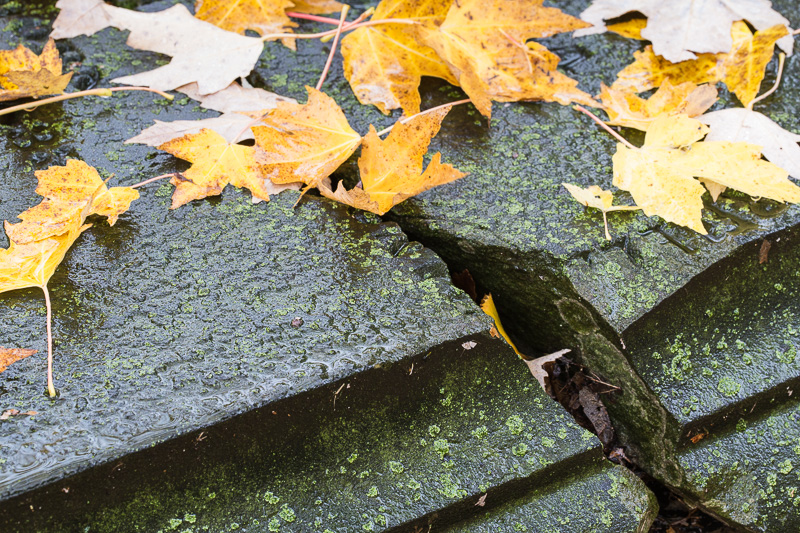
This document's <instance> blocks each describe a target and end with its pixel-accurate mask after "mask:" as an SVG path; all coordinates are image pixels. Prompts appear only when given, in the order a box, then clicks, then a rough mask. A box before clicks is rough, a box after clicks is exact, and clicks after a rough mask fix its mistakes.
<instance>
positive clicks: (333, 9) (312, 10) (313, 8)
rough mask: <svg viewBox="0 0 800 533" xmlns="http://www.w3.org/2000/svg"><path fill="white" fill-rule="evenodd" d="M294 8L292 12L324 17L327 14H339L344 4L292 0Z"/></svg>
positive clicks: (320, 0) (334, 0)
mask: <svg viewBox="0 0 800 533" xmlns="http://www.w3.org/2000/svg"><path fill="white" fill-rule="evenodd" d="M292 2H293V3H294V6H293V7H292V8H291V10H292V11H297V12H298V13H308V14H310V15H326V14H328V13H339V12H341V11H342V7H344V4H342V3H341V2H337V1H336V0H292Z"/></svg>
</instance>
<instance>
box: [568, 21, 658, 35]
mask: <svg viewBox="0 0 800 533" xmlns="http://www.w3.org/2000/svg"><path fill="white" fill-rule="evenodd" d="M645 26H647V19H642V18H635V19H631V20H626V21H625V22H617V23H614V24H608V25H607V26H606V30H608V31H610V32H614V33H616V34H617V35H622V36H623V37H627V38H628V39H639V40H641V39H642V30H643V29H644V28H645ZM590 30H591V29H590ZM578 31H581V30H578ZM593 33H594V32H593Z"/></svg>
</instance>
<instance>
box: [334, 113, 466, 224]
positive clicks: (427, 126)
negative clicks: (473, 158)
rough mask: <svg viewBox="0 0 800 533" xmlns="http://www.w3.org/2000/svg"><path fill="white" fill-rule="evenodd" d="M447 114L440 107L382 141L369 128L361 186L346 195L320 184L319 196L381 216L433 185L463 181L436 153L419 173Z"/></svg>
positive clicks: (397, 128)
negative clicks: (429, 146) (426, 166)
mask: <svg viewBox="0 0 800 533" xmlns="http://www.w3.org/2000/svg"><path fill="white" fill-rule="evenodd" d="M448 111H450V107H443V108H441V109H437V110H436V111H434V112H431V113H427V114H425V115H419V116H417V117H414V118H413V119H412V120H410V121H409V122H408V123H406V124H403V123H397V124H395V126H394V127H393V128H392V131H391V133H390V134H389V137H388V138H387V139H386V140H385V141H383V140H381V138H380V137H378V134H377V132H376V131H375V128H374V127H372V126H370V130H369V133H368V134H367V135H366V136H365V137H364V142H363V144H362V147H361V157H360V158H359V160H358V168H359V170H360V175H361V184H362V186H361V187H355V188H353V189H351V190H349V191H348V190H345V188H344V187H343V186H342V184H341V182H340V183H339V186H338V187H337V189H336V191H335V192H334V191H332V190H331V189H330V187H329V186H328V184H327V183H323V184H321V185H320V193H321V194H322V195H323V196H326V197H328V198H331V199H334V200H337V201H339V202H342V203H345V204H348V205H352V206H353V207H357V208H359V209H364V210H366V211H371V212H373V213H377V214H379V215H383V214H384V213H386V212H387V211H389V210H390V209H391V208H392V207H394V206H395V205H397V204H399V203H400V202H402V201H403V200H406V199H408V198H410V197H412V196H415V195H417V194H419V193H421V192H423V191H427V190H428V189H430V188H433V187H436V186H437V185H443V184H445V183H449V182H451V181H454V180H457V179H459V178H463V177H464V176H466V174H464V173H463V172H460V171H458V170H456V169H455V168H453V167H452V166H450V165H445V164H442V163H441V154H439V153H436V154H434V156H433V158H432V159H431V162H430V163H429V164H428V168H426V169H425V172H422V159H423V156H424V155H425V153H426V152H427V151H428V145H429V144H430V142H431V139H432V138H433V137H434V136H435V135H436V133H438V131H439V127H440V125H441V123H442V120H443V119H444V117H445V116H446V115H447V113H448Z"/></svg>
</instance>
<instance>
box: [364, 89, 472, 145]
mask: <svg viewBox="0 0 800 533" xmlns="http://www.w3.org/2000/svg"><path fill="white" fill-rule="evenodd" d="M471 101H472V100H470V99H469V98H465V99H464V100H458V101H456V102H450V103H449V104H442V105H437V106H436V107H432V108H430V109H426V110H425V111H421V112H420V113H417V114H416V115H411V116H410V117H406V118H404V119H401V120H398V121H397V122H395V123H394V124H392V125H391V126H389V127H388V128H385V129H382V130H381V131H379V132H378V137H380V136H382V135H386V134H387V133H389V132H390V131H392V128H394V127H395V126H396V125H397V124H405V123H407V122H409V121H411V120H413V119H415V118H417V117H419V116H422V115H427V114H428V113H433V112H434V111H436V110H437V109H441V108H443V107H452V106H454V105H461V104H466V103H469V102H471Z"/></svg>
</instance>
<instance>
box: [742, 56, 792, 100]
mask: <svg viewBox="0 0 800 533" xmlns="http://www.w3.org/2000/svg"><path fill="white" fill-rule="evenodd" d="M785 61H786V54H784V53H783V52H781V53H780V54H778V75H777V76H776V77H775V84H774V85H773V86H772V88H771V89H770V90H769V91H767V92H765V93H764V94H762V95H761V96H757V97H755V98H753V99H752V100H751V101H750V103H749V104H747V109H750V110H752V109H753V105H754V104H755V103H757V102H760V101H761V100H763V99H764V98H766V97H767V96H769V95H771V94H772V93H774V92H775V91H777V90H778V85H780V83H781V76H782V75H783V63H784V62H785Z"/></svg>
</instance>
